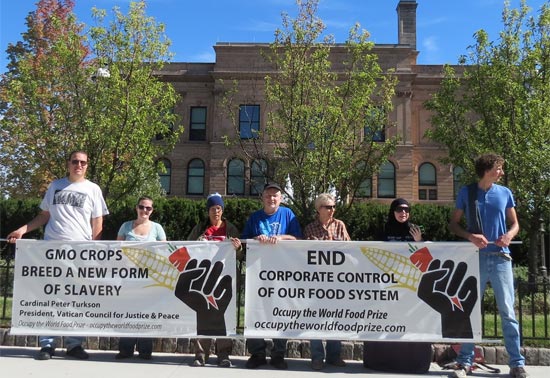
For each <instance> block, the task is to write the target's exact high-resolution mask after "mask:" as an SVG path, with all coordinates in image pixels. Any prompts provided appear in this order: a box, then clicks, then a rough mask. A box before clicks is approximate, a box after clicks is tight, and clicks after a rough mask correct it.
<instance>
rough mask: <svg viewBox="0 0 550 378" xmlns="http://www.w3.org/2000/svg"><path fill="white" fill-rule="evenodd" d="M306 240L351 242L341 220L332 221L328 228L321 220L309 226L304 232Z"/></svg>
mask: <svg viewBox="0 0 550 378" xmlns="http://www.w3.org/2000/svg"><path fill="white" fill-rule="evenodd" d="M304 238H305V239H309V240H345V241H349V240H351V239H350V237H349V234H348V231H347V230H346V225H345V224H344V222H342V221H341V220H339V219H334V218H333V219H332V220H331V221H330V223H329V224H328V226H327V227H325V226H323V224H322V223H321V222H319V219H317V220H315V221H314V222H312V223H310V224H308V225H307V226H306V228H305V230H304Z"/></svg>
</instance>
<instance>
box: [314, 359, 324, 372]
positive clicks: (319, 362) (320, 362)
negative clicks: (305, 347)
mask: <svg viewBox="0 0 550 378" xmlns="http://www.w3.org/2000/svg"><path fill="white" fill-rule="evenodd" d="M324 367H325V364H324V363H323V360H313V361H311V368H312V369H313V370H323V368H324Z"/></svg>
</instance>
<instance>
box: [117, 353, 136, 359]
mask: <svg viewBox="0 0 550 378" xmlns="http://www.w3.org/2000/svg"><path fill="white" fill-rule="evenodd" d="M131 357H133V355H131V354H126V353H123V352H118V354H117V355H116V356H115V359H116V360H124V359H126V358H131Z"/></svg>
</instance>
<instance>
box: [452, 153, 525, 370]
mask: <svg viewBox="0 0 550 378" xmlns="http://www.w3.org/2000/svg"><path fill="white" fill-rule="evenodd" d="M503 164H504V159H503V158H502V157H501V156H498V155H495V154H485V155H482V156H480V157H479V158H478V159H477V160H476V161H475V170H476V174H477V176H478V177H479V181H478V183H477V185H474V186H470V185H468V186H464V187H462V188H461V189H460V192H459V193H458V197H457V199H456V208H455V210H454V212H453V213H452V215H451V220H450V224H449V228H450V230H451V232H453V233H454V234H456V235H458V236H460V237H462V238H464V239H467V240H469V241H470V242H472V243H473V244H475V246H476V247H477V248H479V278H480V288H479V290H480V294H481V296H483V292H484V291H485V286H486V284H487V282H490V283H491V287H492V288H493V290H494V293H495V299H496V302H497V307H498V310H499V313H500V316H501V319H502V334H503V336H504V346H505V347H506V351H507V352H508V355H509V362H508V364H509V366H510V377H511V378H526V377H527V376H528V375H527V372H526V371H525V368H524V366H525V357H523V356H522V355H521V352H520V333H519V324H518V321H517V320H516V316H515V312H514V275H513V272H512V258H511V257H510V249H509V248H508V246H509V245H510V243H511V241H512V239H513V238H514V237H515V236H516V235H517V233H518V231H519V224H518V219H517V215H516V210H515V202H514V197H513V195H512V192H511V191H510V189H508V188H507V187H505V186H502V185H498V184H496V183H497V182H498V181H499V179H500V178H501V177H502V176H504V170H503V169H502V166H503ZM470 196H471V197H472V198H469V197H470ZM463 216H465V218H466V221H467V222H466V223H467V229H464V228H463V227H462V226H461V225H460V221H461V219H462V217H463ZM507 223H508V226H507ZM473 357H474V344H472V343H463V344H462V347H461V350H460V352H459V354H458V356H457V365H456V370H454V371H453V373H452V374H451V375H450V377H452V378H462V377H466V375H467V374H468V373H469V372H470V370H471V368H472V363H473Z"/></svg>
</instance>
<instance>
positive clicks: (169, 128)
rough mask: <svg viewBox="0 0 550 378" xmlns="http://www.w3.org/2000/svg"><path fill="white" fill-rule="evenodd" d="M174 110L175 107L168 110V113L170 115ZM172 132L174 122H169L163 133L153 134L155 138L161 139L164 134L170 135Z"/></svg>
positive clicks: (164, 136)
mask: <svg viewBox="0 0 550 378" xmlns="http://www.w3.org/2000/svg"><path fill="white" fill-rule="evenodd" d="M175 111H176V110H175V108H172V109H171V110H170V111H168V113H169V114H170V115H173V114H174V113H175ZM173 132H174V122H170V124H169V125H168V130H167V131H165V132H163V133H158V134H157V135H155V139H156V140H163V139H164V138H166V136H168V135H170V134H171V133H173Z"/></svg>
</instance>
